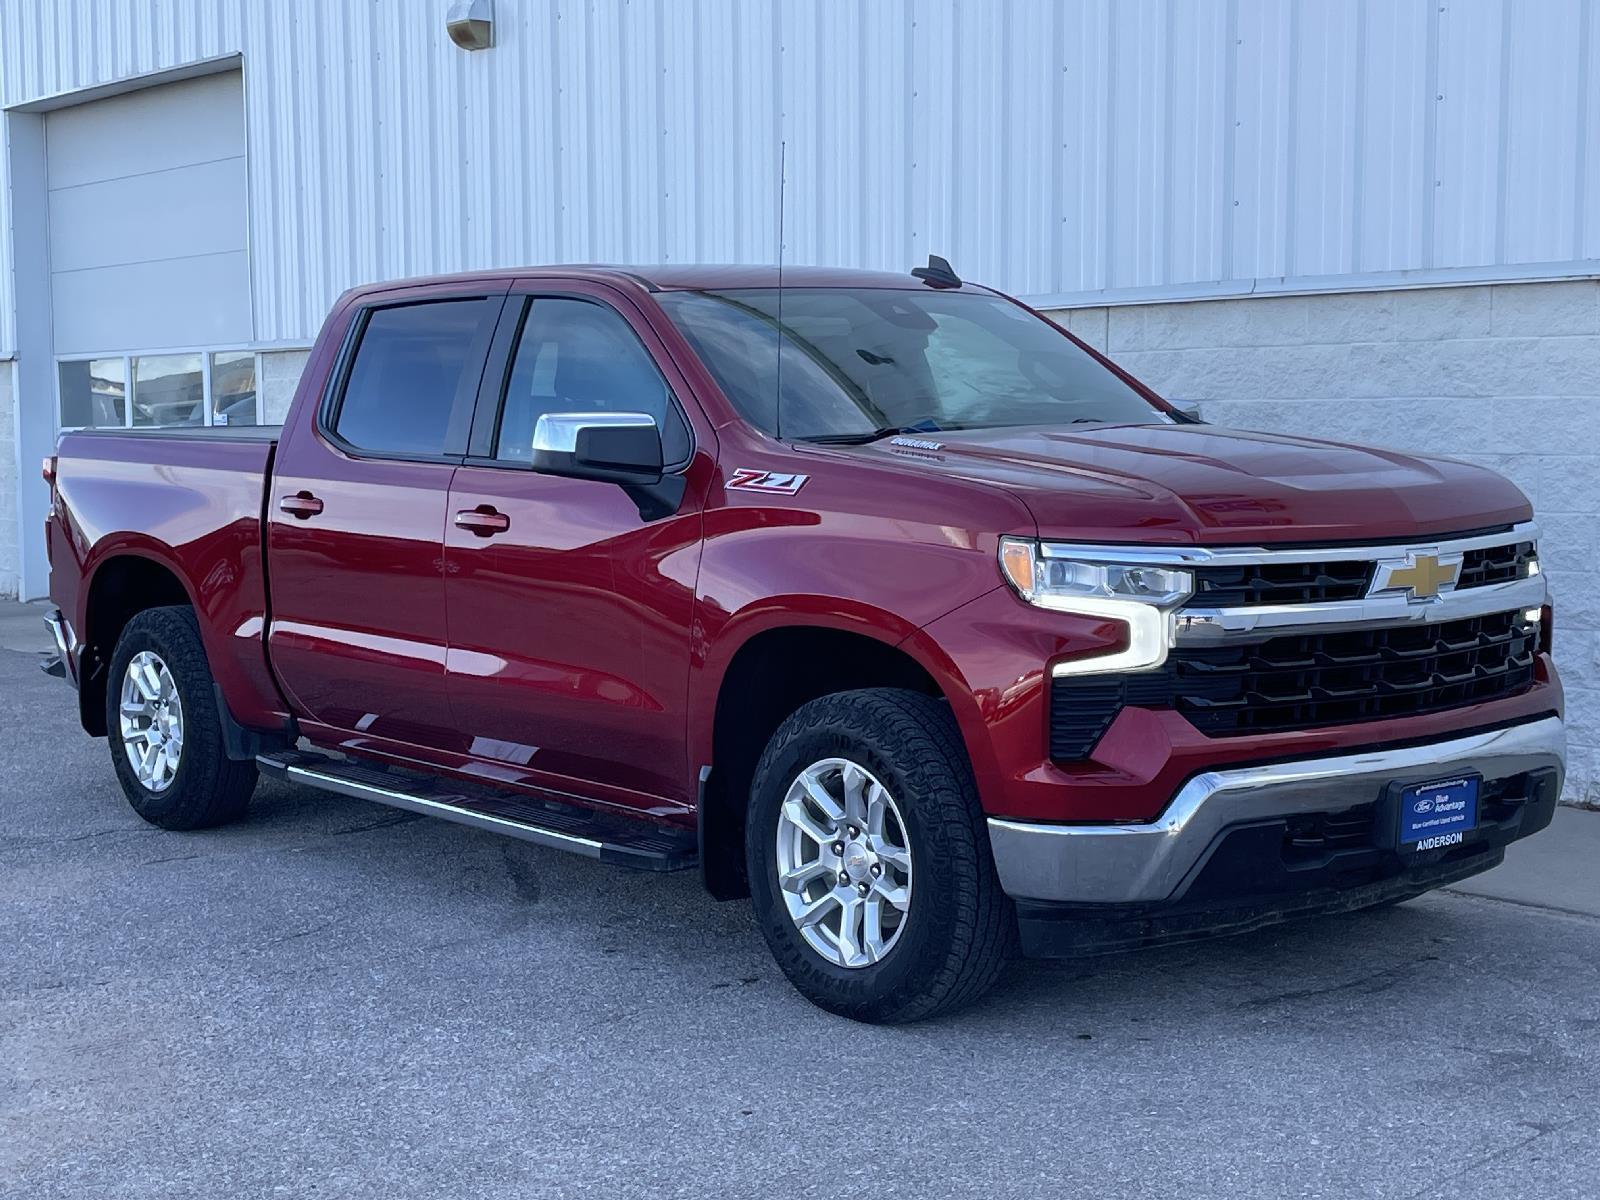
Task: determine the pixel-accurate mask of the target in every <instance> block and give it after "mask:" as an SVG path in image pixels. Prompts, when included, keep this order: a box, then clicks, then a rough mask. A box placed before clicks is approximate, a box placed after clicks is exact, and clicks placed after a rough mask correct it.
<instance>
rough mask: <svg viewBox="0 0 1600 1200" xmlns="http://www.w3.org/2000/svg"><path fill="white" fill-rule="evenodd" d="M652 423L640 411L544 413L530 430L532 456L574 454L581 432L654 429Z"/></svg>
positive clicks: (650, 419) (651, 420) (654, 425)
mask: <svg viewBox="0 0 1600 1200" xmlns="http://www.w3.org/2000/svg"><path fill="white" fill-rule="evenodd" d="M655 427H656V420H655V418H654V417H652V416H651V415H650V414H649V413H641V412H565V413H545V414H544V415H543V416H541V417H540V418H539V420H538V421H537V422H536V423H535V425H534V427H533V450H534V453H535V454H538V453H541V452H543V453H546V454H576V453H577V451H578V434H579V433H581V432H582V431H583V430H585V429H654V428H655Z"/></svg>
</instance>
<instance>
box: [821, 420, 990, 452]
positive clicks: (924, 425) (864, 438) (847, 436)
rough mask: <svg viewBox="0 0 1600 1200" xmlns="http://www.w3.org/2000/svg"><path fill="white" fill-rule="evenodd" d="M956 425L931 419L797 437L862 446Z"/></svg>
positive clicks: (936, 431) (835, 444) (832, 444)
mask: <svg viewBox="0 0 1600 1200" xmlns="http://www.w3.org/2000/svg"><path fill="white" fill-rule="evenodd" d="M957 428H959V426H956V425H945V426H939V425H935V424H933V423H932V422H931V421H918V422H917V423H916V424H915V425H883V426H880V427H879V428H877V429H874V430H871V431H870V432H867V433H821V434H818V435H817V436H816V437H808V438H801V439H799V440H800V441H802V442H814V443H816V444H817V445H819V446H864V445H866V444H867V443H868V442H876V441H879V440H881V439H883V438H886V437H899V436H900V435H902V434H913V433H940V432H942V431H943V430H945V429H957Z"/></svg>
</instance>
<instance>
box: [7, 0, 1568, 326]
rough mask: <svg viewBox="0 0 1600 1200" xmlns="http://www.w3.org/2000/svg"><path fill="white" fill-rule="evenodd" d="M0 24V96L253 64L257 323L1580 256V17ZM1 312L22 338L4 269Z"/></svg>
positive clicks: (327, 5) (524, 9)
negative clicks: (432, 300) (836, 271)
mask: <svg viewBox="0 0 1600 1200" xmlns="http://www.w3.org/2000/svg"><path fill="white" fill-rule="evenodd" d="M445 8H446V4H445V0H273V2H272V3H271V4H266V3H259V2H252V0H12V2H10V3H7V4H5V5H4V6H3V7H0V98H3V102H4V103H5V104H6V105H8V106H9V105H15V104H19V103H27V102H32V101H37V100H39V99H41V98H43V97H48V96H52V95H56V94H59V93H66V92H71V91H73V90H76V89H80V88H85V87H90V86H94V85H97V84H103V83H106V82H108V81H112V80H117V79H122V78H125V77H128V76H133V75H139V74H144V73H148V72H152V71H159V70H163V69H169V68H172V67H176V66H180V65H182V64H185V63H189V62H194V61H197V60H201V59H207V58H212V57H216V56H218V55H224V54H230V53H240V54H242V55H243V56H244V61H245V88H246V105H247V119H248V136H249V153H250V227H251V243H252V252H253V285H252V286H253V297H252V299H253V302H254V308H255V319H256V332H257V336H258V337H259V338H260V340H262V341H263V342H272V341H301V340H304V339H307V338H309V337H310V336H311V334H312V333H313V332H314V331H315V329H316V327H317V324H318V322H319V321H320V319H321V316H322V313H323V311H324V309H325V307H326V305H327V303H328V301H329V300H330V299H331V298H332V297H333V296H334V295H335V294H337V293H338V292H339V291H340V290H341V289H342V288H344V287H346V286H348V285H349V284H351V283H354V282H357V281H361V280H366V279H373V278H386V277H394V276H403V275H409V274H417V273H423V272H432V271H449V270H457V269H465V268H470V267H476V266H483V265H490V264H510V263H523V262H526V263H536V262H550V261H583V260H590V261H638V262H651V261H685V260H693V259H700V260H733V261H769V260H771V259H772V258H773V257H774V256H775V254H776V248H777V225H778V221H777V209H778V187H777V179H778V159H779V149H778V147H779V143H780V142H782V143H785V144H786V146H787V151H786V159H787V178H788V186H787V189H786V192H785V197H784V201H785V222H784V224H785V229H786V241H787V254H788V256H789V260H790V261H792V262H829V263H841V264H851V265H861V266H873V267H888V268H893V269H904V268H905V267H907V266H909V265H911V264H912V263H914V262H917V261H920V260H921V259H922V258H923V257H924V256H925V255H926V254H927V253H928V252H929V251H934V252H937V253H943V254H946V255H948V256H949V257H950V258H951V259H952V260H953V261H954V262H955V263H956V265H957V267H958V268H959V269H960V270H962V271H963V272H964V273H966V274H969V275H972V276H974V277H978V278H982V279H985V280H987V281H990V282H993V283H996V284H998V285H1000V286H1002V287H1005V288H1007V289H1009V290H1012V291H1015V292H1018V293H1021V294H1023V295H1027V296H1031V297H1035V298H1053V299H1056V300H1061V299H1064V298H1069V297H1070V298H1073V299H1076V300H1080V301H1084V300H1087V299H1089V298H1090V297H1091V296H1092V295H1094V294H1097V293H1105V294H1106V298H1110V299H1114V298H1116V295H1117V294H1118V293H1122V294H1129V292H1130V290H1131V289H1139V291H1140V294H1142V295H1144V296H1146V297H1149V296H1155V295H1161V294H1182V293H1183V292H1184V291H1185V290H1192V289H1193V288H1194V287H1195V285H1207V284H1210V285H1222V286H1227V285H1230V284H1231V285H1235V286H1237V287H1238V288H1240V289H1244V288H1248V287H1249V286H1250V285H1251V283H1252V281H1259V280H1283V279H1289V280H1291V281H1292V280H1295V279H1317V280H1322V281H1324V282H1326V280H1327V277H1330V276H1346V275H1352V274H1358V275H1370V274H1373V273H1384V272H1395V271H1418V270H1422V271H1426V270H1440V269H1450V268H1472V267H1485V268H1493V267H1496V266H1506V267H1512V266H1518V265H1523V264H1540V263H1551V264H1563V265H1565V266H1566V267H1569V268H1571V267H1574V266H1578V267H1579V268H1580V269H1581V260H1594V259H1596V258H1597V257H1600V215H1597V206H1600V147H1597V145H1596V138H1597V136H1600V99H1597V95H1600V31H1597V29H1596V26H1597V24H1600V14H1597V13H1596V12H1595V11H1594V9H1595V4H1593V3H1591V2H1590V0H1503V2H1502V0H1444V2H1443V3H1440V2H1439V0H1350V2H1348V3H1332V2H1324V0H1296V2H1293V3H1282V2H1280V0H1082V2H1079V3H1070V4H1069V3H1055V2H1052V0H983V2H981V3H980V2H978V0H831V2H828V0H770V2H766V3H763V2H756V0H497V3H496V13H497V18H498V19H497V21H496V39H497V45H496V46H495V48H494V49H492V50H490V51H487V52H483V53H476V54H466V53H463V52H462V51H460V50H457V49H456V48H455V47H454V46H452V45H451V44H450V43H449V41H448V39H447V38H446V36H445V33H444V28H443V12H444V9H445ZM0 253H3V254H4V255H5V256H6V262H5V263H3V264H0V265H4V266H6V267H7V268H8V269H6V270H5V271H4V272H3V273H0V280H3V282H0V289H4V291H3V293H0V304H3V306H4V310H5V312H6V313H7V316H8V319H7V320H6V321H5V322H4V324H5V327H6V328H5V331H4V332H3V333H0V337H3V338H4V339H6V344H7V345H9V344H10V339H11V330H10V325H11V322H10V320H9V313H10V312H11V310H12V308H13V306H14V303H15V298H14V297H13V296H12V295H11V294H10V289H11V286H12V285H11V276H10V271H9V244H8V245H7V246H6V247H5V248H4V250H3V251H0Z"/></svg>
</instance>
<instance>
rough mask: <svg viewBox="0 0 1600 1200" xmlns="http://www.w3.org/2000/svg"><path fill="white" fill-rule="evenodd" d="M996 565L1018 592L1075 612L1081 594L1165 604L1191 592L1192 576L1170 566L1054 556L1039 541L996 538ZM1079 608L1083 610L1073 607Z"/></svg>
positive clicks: (1043, 605) (1031, 599) (1030, 599)
mask: <svg viewBox="0 0 1600 1200" xmlns="http://www.w3.org/2000/svg"><path fill="white" fill-rule="evenodd" d="M1000 568H1001V572H1002V573H1003V574H1004V575H1005V577H1006V582H1008V583H1009V584H1010V585H1011V586H1012V588H1013V589H1014V590H1015V591H1016V593H1017V595H1019V596H1021V597H1022V598H1023V599H1024V600H1026V601H1028V603H1030V604H1037V605H1039V606H1040V607H1041V608H1060V609H1065V610H1067V611H1075V610H1073V608H1072V603H1073V602H1074V601H1077V600H1083V599H1102V600H1132V601H1137V602H1139V603H1141V604H1153V605H1155V606H1156V607H1158V608H1167V607H1170V606H1172V605H1174V604H1177V603H1178V602H1179V601H1181V600H1187V599H1188V598H1189V596H1190V595H1191V594H1192V593H1193V592H1194V575H1193V574H1192V573H1190V572H1189V571H1184V570H1179V569H1176V568H1173V567H1159V566H1146V565H1143V564H1140V563H1128V562H1121V563H1119V562H1113V561H1109V560H1108V561H1096V560H1091V559H1087V558H1055V557H1052V556H1050V554H1049V553H1048V552H1047V551H1042V550H1041V547H1040V546H1039V543H1038V542H1034V541H1029V540H1026V539H1024V538H1002V539H1001V540H1000ZM1076 611H1081V610H1076Z"/></svg>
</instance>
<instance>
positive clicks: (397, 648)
mask: <svg viewBox="0 0 1600 1200" xmlns="http://www.w3.org/2000/svg"><path fill="white" fill-rule="evenodd" d="M491 290H492V289H491ZM481 291H482V288H481V285H480V294H477V295H465V296H459V295H452V296H448V297H447V298H439V297H434V298H429V299H423V300H417V299H415V298H413V297H411V296H409V295H408V296H407V301H406V302H405V303H389V304H383V305H375V306H371V307H366V308H362V309H359V310H358V311H357V312H355V313H354V315H353V324H352V327H351V331H350V334H349V336H348V338H347V340H346V349H345V351H344V353H343V355H342V359H341V365H340V366H339V368H338V369H337V371H336V373H335V381H336V383H335V386H334V387H333V388H332V389H330V394H329V395H328V396H327V397H326V398H325V402H324V403H323V405H322V406H320V408H319V411H318V413H317V416H316V419H315V420H306V421H301V422H300V423H299V424H297V425H295V426H294V427H293V428H292V429H289V430H286V433H285V438H284V440H283V442H282V444H281V445H280V446H279V449H278V458H277V465H276V468H275V470H274V472H273V477H272V483H271V492H270V494H269V496H268V499H267V505H268V518H269V532H268V537H269V539H270V540H269V567H270V569H269V571H268V581H269V586H270V589H271V601H272V609H271V613H272V616H271V626H270V628H269V630H268V645H269V647H270V654H271V659H272V663H273V666H274V668H275V669H276V671H277V674H278V678H279V681H280V683H281V684H282V685H283V687H284V688H285V690H286V692H287V693H288V694H289V696H290V698H291V699H292V700H293V701H294V702H295V705H296V709H297V712H298V713H299V715H300V716H301V717H302V718H303V719H307V720H310V721H313V722H316V723H319V724H322V725H327V726H331V727H333V728H334V729H336V730H348V731H354V732H356V733H359V734H363V735H367V736H370V737H373V738H380V737H381V738H387V739H393V740H396V741H401V742H407V743H414V744H417V745H422V746H429V747H443V746H445V745H446V744H447V743H448V742H449V740H450V725H451V721H450V716H449V704H448V699H447V696H446V686H445V678H444V675H445V636H446V630H445V587H444V561H443V538H444V529H445V519H446V518H445V512H446V509H447V506H448V502H449V494H450V482H451V478H452V476H453V475H454V473H455V470H456V466H457V464H458V463H459V462H460V461H461V457H462V454H463V452H464V451H465V448H466V435H467V430H468V427H469V425H470V422H471V413H472V406H473V403H474V401H475V398H476V393H477V388H478V384H479V380H480V378H481V376H482V373H483V364H484V361H485V359H486V356H487V353H488V346H489V342H490V339H491V338H492V336H493V332H494V327H495V321H496V319H497V317H498V315H499V311H500V308H501V306H502V305H503V303H504V296H503V295H487V296H485V295H482V294H481Z"/></svg>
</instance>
